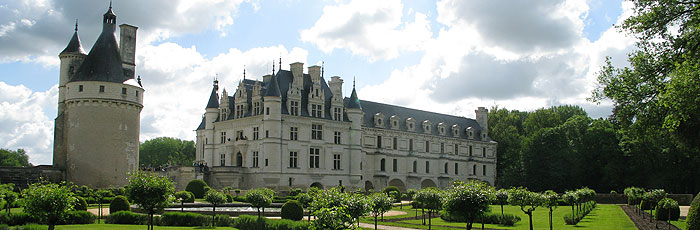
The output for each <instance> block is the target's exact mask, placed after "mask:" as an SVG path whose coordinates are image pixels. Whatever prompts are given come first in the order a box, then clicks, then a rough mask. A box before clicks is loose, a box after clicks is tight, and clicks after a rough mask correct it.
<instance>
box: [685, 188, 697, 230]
mask: <svg viewBox="0 0 700 230" xmlns="http://www.w3.org/2000/svg"><path fill="white" fill-rule="evenodd" d="M685 221H686V223H688V230H700V193H698V195H696V196H695V198H693V202H691V203H690V209H689V210H688V217H686V219H685Z"/></svg>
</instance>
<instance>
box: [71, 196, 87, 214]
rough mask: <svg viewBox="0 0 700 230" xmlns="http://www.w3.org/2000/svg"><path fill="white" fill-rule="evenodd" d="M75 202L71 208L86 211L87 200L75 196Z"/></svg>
mask: <svg viewBox="0 0 700 230" xmlns="http://www.w3.org/2000/svg"><path fill="white" fill-rule="evenodd" d="M75 198H76V202H75V206H74V207H73V210H77V211H87V208H88V205H87V202H85V199H83V198H82V197H79V196H76V197H75Z"/></svg>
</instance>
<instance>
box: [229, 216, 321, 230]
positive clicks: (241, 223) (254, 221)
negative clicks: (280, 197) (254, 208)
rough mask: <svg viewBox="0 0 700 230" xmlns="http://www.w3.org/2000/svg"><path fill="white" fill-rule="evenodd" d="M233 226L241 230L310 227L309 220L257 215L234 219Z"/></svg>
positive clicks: (300, 229) (285, 229)
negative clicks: (277, 218)
mask: <svg viewBox="0 0 700 230" xmlns="http://www.w3.org/2000/svg"><path fill="white" fill-rule="evenodd" d="M232 226H233V227H234V228H237V229H240V230H259V229H270V230H307V229H310V226H309V222H308V221H292V220H284V219H282V220H276V219H265V218H259V219H258V218H257V217H255V216H249V215H241V216H239V217H238V218H236V219H235V220H233V224H232Z"/></svg>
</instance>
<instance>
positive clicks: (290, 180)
mask: <svg viewBox="0 0 700 230" xmlns="http://www.w3.org/2000/svg"><path fill="white" fill-rule="evenodd" d="M292 180H293V179H292V178H291V177H290V178H289V180H287V181H289V187H292Z"/></svg>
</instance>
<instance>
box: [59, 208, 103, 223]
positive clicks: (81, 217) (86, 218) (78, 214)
mask: <svg viewBox="0 0 700 230" xmlns="http://www.w3.org/2000/svg"><path fill="white" fill-rule="evenodd" d="M95 219H97V216H95V214H92V213H90V212H88V211H85V210H79V211H69V212H68V215H66V218H65V219H61V220H60V221H58V223H56V224H58V225H72V224H92V223H95Z"/></svg>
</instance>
